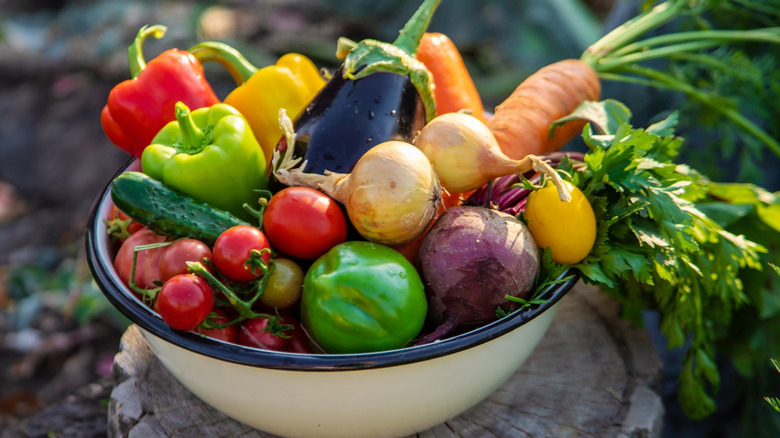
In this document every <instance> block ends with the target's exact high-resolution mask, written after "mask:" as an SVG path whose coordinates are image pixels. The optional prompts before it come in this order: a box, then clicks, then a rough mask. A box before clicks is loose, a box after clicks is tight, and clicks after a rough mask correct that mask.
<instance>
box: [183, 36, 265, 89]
mask: <svg viewBox="0 0 780 438" xmlns="http://www.w3.org/2000/svg"><path fill="white" fill-rule="evenodd" d="M188 52H190V53H191V54H192V55H193V56H194V57H195V59H197V60H198V61H200V62H201V63H204V62H206V61H216V62H218V63H219V64H220V65H221V66H223V67H225V69H226V70H227V71H228V73H230V76H231V77H232V78H233V80H234V81H236V85H242V84H243V83H244V82H246V81H247V80H249V78H251V77H252V75H254V74H255V73H256V72H257V70H258V68H257V67H255V66H254V65H252V63H250V62H249V61H248V60H247V59H246V58H245V57H244V55H242V54H241V52H239V51H238V49H236V48H235V47H232V46H229V45H227V44H225V43H220V42H216V41H204V42H201V43H198V44H196V45H194V46H192V47H190V48H189V50H188Z"/></svg>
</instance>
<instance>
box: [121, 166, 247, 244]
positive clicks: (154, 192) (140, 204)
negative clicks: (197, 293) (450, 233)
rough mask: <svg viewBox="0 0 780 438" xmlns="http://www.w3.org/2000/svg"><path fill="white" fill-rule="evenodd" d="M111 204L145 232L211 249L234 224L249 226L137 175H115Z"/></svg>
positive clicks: (137, 173) (240, 220) (183, 194)
mask: <svg viewBox="0 0 780 438" xmlns="http://www.w3.org/2000/svg"><path fill="white" fill-rule="evenodd" d="M111 200H112V201H114V205H116V206H117V208H119V209H120V210H122V211H123V212H125V213H126V214H127V215H128V216H130V217H131V218H133V219H135V220H136V221H138V222H139V223H141V224H142V225H145V226H147V227H148V228H149V229H151V230H153V231H156V232H159V233H163V234H167V235H169V236H175V237H191V238H193V239H197V240H200V241H202V242H203V243H205V244H207V245H209V246H212V245H214V242H215V241H216V240H217V237H219V235H220V234H221V233H222V232H223V231H225V230H227V229H228V228H230V227H233V226H235V225H250V224H249V223H248V222H246V221H244V220H242V219H239V218H238V217H236V216H235V215H233V214H232V213H229V212H227V211H225V210H220V209H218V208H214V207H212V206H211V205H208V204H206V203H204V202H201V201H198V200H196V199H193V198H192V197H191V196H189V195H187V194H185V193H182V192H180V191H178V190H175V189H172V188H170V187H168V186H166V185H165V184H163V183H162V182H160V181H157V180H156V179H154V178H151V177H149V176H147V175H146V174H144V173H141V172H134V171H128V172H123V173H121V174H119V176H117V177H116V178H114V181H113V183H112V186H111Z"/></svg>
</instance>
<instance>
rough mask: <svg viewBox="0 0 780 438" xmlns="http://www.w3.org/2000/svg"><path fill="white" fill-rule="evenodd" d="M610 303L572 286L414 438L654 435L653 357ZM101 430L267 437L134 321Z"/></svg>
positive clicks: (156, 436)
mask: <svg viewBox="0 0 780 438" xmlns="http://www.w3.org/2000/svg"><path fill="white" fill-rule="evenodd" d="M619 312H620V306H619V304H618V302H617V301H615V300H614V299H612V298H610V297H609V296H607V295H606V294H604V293H603V292H601V291H600V290H598V289H597V288H594V287H592V286H588V285H584V284H583V283H581V282H580V283H578V284H577V285H576V286H575V287H574V288H573V289H572V290H571V291H570V292H569V293H568V294H567V296H566V297H564V298H563V300H562V301H561V303H560V306H559V309H558V313H557V315H556V316H555V319H554V321H553V323H552V325H551V326H550V329H549V331H548V332H547V334H546V335H545V337H544V338H543V339H542V341H541V342H540V343H539V345H538V346H537V348H536V350H534V352H533V353H532V354H531V356H530V357H529V358H528V360H527V361H526V362H525V363H524V364H523V366H522V367H520V369H519V370H517V372H516V373H515V374H514V375H513V376H512V377H511V378H510V379H509V381H508V382H506V383H505V384H504V385H503V386H502V387H501V388H499V389H498V390H497V391H496V392H495V393H493V394H492V395H491V396H490V397H488V398H487V399H486V400H484V401H483V402H482V403H480V404H479V405H477V406H475V407H473V408H472V409H470V410H468V411H466V412H465V413H463V414H461V415H460V416H458V417H456V418H454V419H452V420H449V421H447V422H446V423H444V424H442V425H439V426H437V427H435V428H433V429H431V430H428V431H425V432H423V433H420V434H418V435H417V436H418V437H420V438H428V437H430V438H433V437H436V438H444V437H453V438H454V437H462V436H468V437H477V438H479V437H502V438H514V437H528V436H536V437H574V436H599V437H624V436H625V437H657V436H660V434H661V429H662V421H663V414H664V412H663V405H662V401H661V398H660V396H659V395H658V394H657V392H656V386H657V384H658V382H659V378H660V374H661V362H660V359H659V357H658V355H657V353H656V351H655V349H654V347H653V344H652V342H651V340H650V337H649V336H648V334H647V333H646V332H645V331H644V330H640V329H637V328H634V327H633V326H631V325H630V324H629V323H628V322H626V321H624V320H622V319H620V317H619ZM114 375H115V380H116V381H115V383H116V386H115V387H114V390H113V391H112V393H111V401H110V404H109V413H108V416H109V418H108V423H109V426H108V428H109V436H111V437H150V438H167V437H183V436H192V435H191V434H192V433H193V432H194V431H197V435H198V436H199V437H203V438H209V437H225V436H241V437H262V438H267V437H272V436H273V435H270V434H267V433H264V432H262V431H258V430H255V429H252V428H250V427H248V426H246V425H244V424H241V423H239V422H236V421H234V420H232V419H231V418H229V417H226V416H225V415H223V414H222V413H220V412H218V411H216V410H215V409H213V408H211V407H210V406H209V405H207V404H206V403H204V402H203V401H201V400H200V399H198V398H197V397H196V396H195V395H193V394H192V393H190V392H189V391H188V390H187V389H186V388H184V387H183V386H182V385H181V384H179V383H178V381H176V379H175V378H174V377H173V376H172V375H171V374H170V373H168V371H167V370H166V369H165V368H164V367H163V366H162V365H161V364H160V362H159V361H158V360H157V359H156V358H155V356H154V354H153V353H152V352H151V350H150V349H149V347H148V346H147V344H146V341H145V340H144V339H143V337H142V335H141V334H140V332H139V331H138V329H137V328H136V327H135V326H132V327H130V328H129V329H128V330H127V332H125V334H124V336H123V337H122V342H121V346H120V351H119V353H118V354H117V356H116V360H115V365H114Z"/></svg>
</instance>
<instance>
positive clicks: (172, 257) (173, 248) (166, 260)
mask: <svg viewBox="0 0 780 438" xmlns="http://www.w3.org/2000/svg"><path fill="white" fill-rule="evenodd" d="M212 258H213V255H212V253H211V248H209V246H208V245H206V244H205V243H203V242H201V241H200V240H195V239H179V240H177V241H175V242H173V243H171V244H170V245H169V246H168V247H167V248H165V251H164V252H163V253H162V256H161V257H160V281H162V282H163V283H164V282H165V281H167V280H168V279H169V278H171V277H174V276H176V275H179V274H186V273H187V272H188V271H187V262H200V261H202V260H203V259H209V260H211V259H212Z"/></svg>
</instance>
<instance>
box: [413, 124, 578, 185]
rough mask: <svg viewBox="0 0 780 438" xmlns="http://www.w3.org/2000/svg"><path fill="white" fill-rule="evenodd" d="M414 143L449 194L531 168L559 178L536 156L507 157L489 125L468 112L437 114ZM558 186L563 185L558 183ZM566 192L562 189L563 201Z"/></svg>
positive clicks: (554, 178) (553, 177)
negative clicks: (518, 158)
mask: <svg viewBox="0 0 780 438" xmlns="http://www.w3.org/2000/svg"><path fill="white" fill-rule="evenodd" d="M414 145H415V146H417V147H418V148H419V149H420V150H421V151H422V152H423V153H424V154H425V156H426V157H428V160H430V162H431V164H432V165H433V168H434V169H435V171H436V174H437V175H438V176H439V180H440V181H441V185H442V187H444V189H445V190H447V191H448V192H450V193H464V192H468V191H471V190H474V189H478V188H480V187H482V186H483V185H485V183H487V182H488V181H489V180H491V179H494V178H498V177H500V176H504V175H511V174H521V173H525V172H528V171H530V170H537V171H540V172H544V173H545V174H547V175H549V176H550V177H551V178H552V179H553V181H555V180H556V177H557V175H552V174H554V173H555V171H554V170H552V168H550V167H549V166H547V165H546V163H544V162H542V160H541V159H540V158H538V157H536V156H534V155H528V156H526V157H524V158H523V159H522V160H513V159H511V158H509V157H507V156H506V155H505V154H504V153H503V152H501V148H500V147H499V146H498V141H497V140H496V138H495V136H494V135H493V133H492V132H491V131H490V129H489V128H488V127H487V125H485V123H483V122H482V121H481V120H479V119H477V118H476V117H474V116H471V115H469V114H467V113H446V114H442V115H440V116H437V117H436V118H434V119H433V120H431V121H430V122H428V124H426V125H425V126H424V127H423V129H422V130H420V132H419V134H418V135H417V137H416V138H415V139H414ZM556 186H558V187H561V186H560V185H559V183H556ZM567 195H568V192H565V190H564V191H561V199H562V200H563V199H564V198H565V197H566V196H567Z"/></svg>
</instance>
